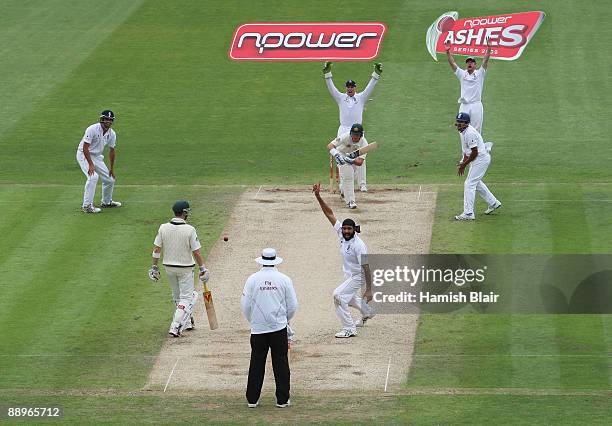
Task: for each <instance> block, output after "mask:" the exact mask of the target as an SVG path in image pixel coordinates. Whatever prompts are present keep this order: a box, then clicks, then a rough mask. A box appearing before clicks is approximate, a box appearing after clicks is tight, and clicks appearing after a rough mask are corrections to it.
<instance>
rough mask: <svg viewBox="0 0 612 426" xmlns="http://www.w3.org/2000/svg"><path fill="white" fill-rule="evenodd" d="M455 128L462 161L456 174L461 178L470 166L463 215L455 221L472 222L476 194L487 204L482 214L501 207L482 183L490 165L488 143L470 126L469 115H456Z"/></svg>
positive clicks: (465, 188) (489, 146)
mask: <svg viewBox="0 0 612 426" xmlns="http://www.w3.org/2000/svg"><path fill="white" fill-rule="evenodd" d="M455 126H456V127H457V130H458V131H459V136H460V138H461V149H462V151H463V160H462V161H461V162H460V163H459V164H458V170H457V174H458V175H459V176H463V174H464V172H465V168H466V167H467V165H468V164H469V165H470V168H469V171H468V175H467V178H466V179H465V184H464V189H463V213H461V214H460V215H457V216H455V220H474V219H476V216H475V215H474V202H475V199H476V192H477V191H478V194H479V195H480V196H481V197H482V198H483V199H484V200H485V201H486V202H487V206H488V207H487V209H486V210H485V211H484V214H491V213H493V212H494V211H495V210H497V209H498V208H500V207H501V202H500V201H499V200H498V199H497V198H495V195H493V194H492V193H491V191H489V188H487V185H485V183H484V182H483V181H482V178H483V177H484V175H485V173H486V172H487V169H488V168H489V164H491V154H490V151H491V146H492V144H491V143H490V142H487V143H486V144H485V143H484V142H483V140H482V136H480V133H478V131H477V130H476V129H475V128H474V127H472V126H471V125H470V115H469V114H468V113H466V112H460V113H459V114H457V117H456V120H455Z"/></svg>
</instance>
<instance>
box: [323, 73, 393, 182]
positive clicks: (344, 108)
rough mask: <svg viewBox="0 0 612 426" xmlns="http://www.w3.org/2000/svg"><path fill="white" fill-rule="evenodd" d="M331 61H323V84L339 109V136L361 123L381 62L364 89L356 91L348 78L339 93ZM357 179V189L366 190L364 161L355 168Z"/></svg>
mask: <svg viewBox="0 0 612 426" xmlns="http://www.w3.org/2000/svg"><path fill="white" fill-rule="evenodd" d="M331 68H332V63H331V62H325V65H324V67H323V75H324V77H325V84H326V85H327V90H329V93H331V95H332V97H333V98H334V100H335V101H336V103H337V104H338V109H339V110H340V127H338V133H337V134H336V136H341V135H344V134H346V133H348V132H349V131H350V129H351V126H352V125H353V124H355V123H363V110H364V108H365V104H366V102H367V101H368V99H370V96H371V95H372V91H374V87H375V86H376V83H378V79H379V78H380V76H381V74H382V64H381V63H379V62H377V63H375V64H374V72H373V73H372V78H371V79H370V81H369V82H368V85H367V86H366V88H365V90H364V91H363V92H359V93H357V92H356V87H357V83H355V82H354V81H353V80H348V81H347V82H346V83H345V84H344V86H345V87H346V93H341V92H340V91H339V90H338V89H336V86H335V85H334V82H333V81H332V73H331ZM357 181H358V182H359V189H360V191H362V192H367V190H368V186H367V180H366V164H365V161H364V162H363V165H362V166H361V167H360V168H359V169H358V170H357ZM342 182H343V178H342V176H341V177H340V193H341V194H343V193H344V191H343V188H342Z"/></svg>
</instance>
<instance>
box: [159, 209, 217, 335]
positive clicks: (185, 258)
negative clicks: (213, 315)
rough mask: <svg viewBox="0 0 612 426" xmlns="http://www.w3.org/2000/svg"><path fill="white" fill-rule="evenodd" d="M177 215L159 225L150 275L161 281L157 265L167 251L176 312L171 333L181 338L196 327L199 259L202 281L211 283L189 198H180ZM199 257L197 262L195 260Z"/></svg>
mask: <svg viewBox="0 0 612 426" xmlns="http://www.w3.org/2000/svg"><path fill="white" fill-rule="evenodd" d="M172 211H173V212H174V217H173V218H172V219H171V220H170V222H168V223H164V224H162V225H161V226H160V227H159V231H157V236H156V237H155V242H154V243H153V244H154V245H153V255H152V256H153V266H151V269H149V278H150V279H151V280H152V281H154V282H157V281H158V280H159V278H160V273H159V268H158V266H157V264H158V262H159V259H160V257H161V251H162V249H163V251H164V269H165V270H166V275H167V276H168V281H169V282H170V287H171V288H172V299H173V300H174V304H175V305H176V311H175V312H174V317H173V318H172V324H171V325H170V330H169V331H168V333H169V334H170V335H171V336H172V337H179V336H180V335H181V332H183V331H185V330H191V329H193V327H194V325H195V323H194V320H193V316H192V315H191V314H192V312H193V308H194V306H195V304H196V302H197V301H198V293H197V292H196V291H195V286H194V277H193V267H194V266H195V262H197V264H198V266H199V267H200V275H199V277H200V281H202V282H208V278H209V273H208V269H206V266H205V265H204V260H203V259H202V255H201V254H200V248H201V247H202V245H201V244H200V241H199V240H198V235H197V233H196V230H195V228H194V227H193V226H191V225H188V224H187V217H188V216H189V213H190V212H191V209H190V208H189V203H188V202H187V201H177V202H176V203H174V205H173V206H172ZM194 259H195V262H194Z"/></svg>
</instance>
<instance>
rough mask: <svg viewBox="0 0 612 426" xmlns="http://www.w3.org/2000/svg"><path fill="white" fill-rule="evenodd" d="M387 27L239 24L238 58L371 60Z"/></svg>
mask: <svg viewBox="0 0 612 426" xmlns="http://www.w3.org/2000/svg"><path fill="white" fill-rule="evenodd" d="M386 29H387V27H386V26H385V24H383V23H380V22H275V23H258V22H256V23H251V24H243V25H240V26H239V27H238V28H237V29H236V32H235V33H234V38H233V40H232V45H231V46H230V49H229V57H230V59H232V60H235V61H279V62H280V61H287V62H290V61H368V60H371V59H374V58H375V57H376V56H378V52H379V51H380V45H381V43H382V39H383V35H384V33H385V30H386Z"/></svg>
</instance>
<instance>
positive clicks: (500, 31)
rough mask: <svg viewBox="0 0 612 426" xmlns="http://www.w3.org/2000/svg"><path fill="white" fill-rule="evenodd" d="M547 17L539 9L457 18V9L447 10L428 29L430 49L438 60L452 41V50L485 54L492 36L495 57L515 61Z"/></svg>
mask: <svg viewBox="0 0 612 426" xmlns="http://www.w3.org/2000/svg"><path fill="white" fill-rule="evenodd" d="M544 17H545V14H544V12H539V11H538V12H523V13H506V14H503V15H494V16H482V17H477V18H464V19H458V18H459V14H458V13H457V12H446V13H445V14H443V15H442V16H440V17H439V18H438V19H436V20H435V21H434V23H433V24H431V26H430V27H429V29H428V30H427V38H426V44H427V50H428V51H429V54H430V55H431V56H432V57H433V58H434V60H436V61H437V60H438V59H437V57H436V53H444V43H446V42H450V43H451V44H452V48H451V53H455V54H459V55H469V56H484V54H485V52H486V48H487V46H486V40H487V39H489V40H490V41H491V45H492V51H491V57H492V58H496V59H503V60H506V61H512V60H514V59H518V58H519V57H520V56H521V54H522V53H523V50H525V47H527V43H529V41H530V40H531V38H532V37H533V35H534V34H535V33H536V31H537V30H538V28H539V27H540V25H541V24H542V21H543V20H544Z"/></svg>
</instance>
